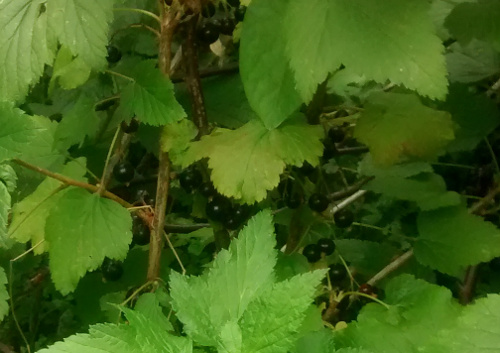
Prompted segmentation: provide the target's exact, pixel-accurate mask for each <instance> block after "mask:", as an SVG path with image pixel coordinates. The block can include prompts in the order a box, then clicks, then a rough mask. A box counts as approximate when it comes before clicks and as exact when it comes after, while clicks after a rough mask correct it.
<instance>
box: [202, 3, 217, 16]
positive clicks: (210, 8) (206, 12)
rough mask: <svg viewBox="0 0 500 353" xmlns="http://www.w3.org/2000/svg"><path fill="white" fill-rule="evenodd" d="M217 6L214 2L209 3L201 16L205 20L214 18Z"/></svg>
mask: <svg viewBox="0 0 500 353" xmlns="http://www.w3.org/2000/svg"><path fill="white" fill-rule="evenodd" d="M215 10H216V9H215V5H214V4H213V3H212V2H209V3H208V4H206V5H205V6H203V8H202V9H201V15H202V16H203V17H205V18H209V17H212V16H213V15H215Z"/></svg>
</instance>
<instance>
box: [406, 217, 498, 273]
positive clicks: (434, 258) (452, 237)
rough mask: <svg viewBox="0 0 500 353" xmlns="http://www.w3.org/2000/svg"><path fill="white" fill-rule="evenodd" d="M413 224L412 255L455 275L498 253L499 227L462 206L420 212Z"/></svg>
mask: <svg viewBox="0 0 500 353" xmlns="http://www.w3.org/2000/svg"><path fill="white" fill-rule="evenodd" d="M417 225H418V232H419V234H420V236H419V237H418V238H417V242H416V243H415V245H414V251H415V256H416V258H417V260H418V261H419V262H420V263H422V264H424V265H426V266H429V267H431V268H433V269H436V270H438V271H440V272H443V273H447V274H450V275H457V274H458V273H459V271H461V270H463V269H464V268H465V267H466V266H469V265H476V264H478V263H480V262H487V261H490V260H491V259H493V258H495V257H498V256H500V230H499V229H498V228H497V227H495V226H494V225H493V224H492V223H489V222H486V221H484V220H483V219H482V218H481V217H478V216H475V215H471V214H469V213H468V212H467V210H466V209H465V207H448V208H443V209H439V210H434V211H429V212H422V213H420V214H419V216H418V220H417Z"/></svg>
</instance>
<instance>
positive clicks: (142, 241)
mask: <svg viewBox="0 0 500 353" xmlns="http://www.w3.org/2000/svg"><path fill="white" fill-rule="evenodd" d="M132 219H133V223H132V235H133V238H132V242H133V243H134V244H137V245H146V244H149V240H150V236H151V234H150V230H149V227H148V226H147V225H146V224H144V222H143V220H142V219H141V218H139V217H138V216H137V215H133V216H132Z"/></svg>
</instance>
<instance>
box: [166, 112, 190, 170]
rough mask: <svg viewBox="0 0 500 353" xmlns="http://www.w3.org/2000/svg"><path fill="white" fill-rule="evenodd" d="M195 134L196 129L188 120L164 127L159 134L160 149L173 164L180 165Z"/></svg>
mask: <svg viewBox="0 0 500 353" xmlns="http://www.w3.org/2000/svg"><path fill="white" fill-rule="evenodd" d="M197 134H198V129H197V128H196V126H195V125H194V123H193V122H192V121H191V120H188V119H182V120H181V121H178V122H175V123H171V124H168V125H165V126H164V127H163V129H162V133H161V148H162V150H163V151H165V152H168V153H169V157H170V160H171V161H172V163H173V164H176V165H179V164H182V156H183V154H184V153H185V152H186V150H187V149H188V148H189V143H190V142H191V141H192V140H193V139H194V138H195V137H196V135H197Z"/></svg>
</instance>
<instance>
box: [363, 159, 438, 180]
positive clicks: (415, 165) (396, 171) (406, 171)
mask: <svg viewBox="0 0 500 353" xmlns="http://www.w3.org/2000/svg"><path fill="white" fill-rule="evenodd" d="M358 170H359V173H360V174H362V175H369V176H374V177H376V178H387V177H398V178H408V177H412V176H415V175H418V174H420V173H432V172H433V171H434V170H433V169H432V166H431V165H430V164H429V163H425V162H412V163H402V164H395V165H391V166H379V165H376V164H375V162H374V161H373V157H372V155H371V153H367V154H366V155H365V157H364V158H363V159H362V160H361V161H360V162H359V163H358Z"/></svg>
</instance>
